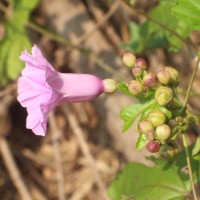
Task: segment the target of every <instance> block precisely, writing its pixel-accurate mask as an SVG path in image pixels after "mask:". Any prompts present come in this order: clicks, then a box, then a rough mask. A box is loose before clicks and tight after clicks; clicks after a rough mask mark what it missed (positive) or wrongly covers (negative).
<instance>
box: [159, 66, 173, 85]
mask: <svg viewBox="0 0 200 200" xmlns="http://www.w3.org/2000/svg"><path fill="white" fill-rule="evenodd" d="M156 76H157V79H158V82H159V83H161V84H163V85H167V84H168V83H169V82H170V73H169V71H168V70H166V69H165V68H163V69H161V70H160V71H158V72H157V75H156Z"/></svg>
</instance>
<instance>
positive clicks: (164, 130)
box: [156, 124, 171, 143]
mask: <svg viewBox="0 0 200 200" xmlns="http://www.w3.org/2000/svg"><path fill="white" fill-rule="evenodd" d="M156 136H157V138H158V139H159V140H160V141H161V143H165V142H166V141H167V140H168V139H169V138H170V136H171V129H170V127H169V126H168V125H167V124H161V125H159V126H158V127H157V128H156Z"/></svg>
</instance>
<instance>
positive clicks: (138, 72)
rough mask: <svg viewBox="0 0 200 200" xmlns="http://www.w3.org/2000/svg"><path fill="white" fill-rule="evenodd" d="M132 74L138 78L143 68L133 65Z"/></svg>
mask: <svg viewBox="0 0 200 200" xmlns="http://www.w3.org/2000/svg"><path fill="white" fill-rule="evenodd" d="M132 74H133V76H134V77H135V78H138V77H140V76H142V74H143V70H142V68H141V67H138V66H136V67H134V68H133V69H132Z"/></svg>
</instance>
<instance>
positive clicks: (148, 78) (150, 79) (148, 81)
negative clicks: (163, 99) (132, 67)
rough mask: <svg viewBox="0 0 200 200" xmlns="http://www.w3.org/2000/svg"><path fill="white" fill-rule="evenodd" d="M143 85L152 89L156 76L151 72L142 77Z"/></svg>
mask: <svg viewBox="0 0 200 200" xmlns="http://www.w3.org/2000/svg"><path fill="white" fill-rule="evenodd" d="M143 83H144V85H145V86H146V87H148V88H152V87H154V86H155V85H156V83H157V82H156V75H155V74H154V73H153V72H150V73H147V74H146V75H145V76H144V77H143Z"/></svg>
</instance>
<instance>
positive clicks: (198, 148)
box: [192, 136, 200, 160]
mask: <svg viewBox="0 0 200 200" xmlns="http://www.w3.org/2000/svg"><path fill="white" fill-rule="evenodd" d="M192 156H193V158H194V159H196V160H200V136H199V137H198V138H197V140H196V142H195V145H194V148H193V149H192Z"/></svg>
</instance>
